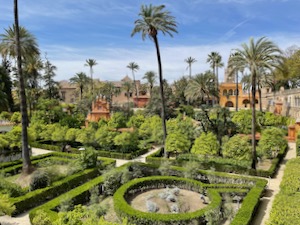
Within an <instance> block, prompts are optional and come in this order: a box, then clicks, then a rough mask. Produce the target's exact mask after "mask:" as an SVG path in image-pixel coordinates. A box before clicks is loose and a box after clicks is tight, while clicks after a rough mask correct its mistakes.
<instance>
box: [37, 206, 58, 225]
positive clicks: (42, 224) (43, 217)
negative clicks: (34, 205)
mask: <svg viewBox="0 0 300 225" xmlns="http://www.w3.org/2000/svg"><path fill="white" fill-rule="evenodd" d="M52 224H53V223H52V221H51V219H50V218H49V217H48V215H47V213H46V212H45V211H44V210H38V211H37V216H36V217H34V219H33V220H32V225H52Z"/></svg>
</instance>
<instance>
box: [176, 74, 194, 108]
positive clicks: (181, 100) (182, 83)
mask: <svg viewBox="0 0 300 225" xmlns="http://www.w3.org/2000/svg"><path fill="white" fill-rule="evenodd" d="M190 79H191V78H190ZM188 81H189V80H188V79H187V78H186V77H181V78H180V79H179V80H176V81H174V83H173V87H174V98H175V100H176V106H180V105H186V104H187V100H186V96H185V89H186V87H187V85H188Z"/></svg>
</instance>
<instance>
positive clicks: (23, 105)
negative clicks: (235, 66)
mask: <svg viewBox="0 0 300 225" xmlns="http://www.w3.org/2000/svg"><path fill="white" fill-rule="evenodd" d="M14 19H15V26H14V29H15V45H14V46H15V49H11V50H14V51H13V52H12V55H11V53H10V52H9V51H8V52H7V53H9V54H10V56H12V57H14V56H16V57H17V71H18V77H19V85H20V98H21V101H20V109H21V115H22V119H21V121H22V135H21V140H22V158H23V167H22V171H23V173H24V174H29V173H31V172H32V171H33V166H32V164H31V160H30V155H29V146H28V133H27V126H28V115H27V102H26V94H25V84H24V77H23V73H22V50H21V42H20V33H19V31H20V30H19V14H18V0H14ZM23 53H24V52H23ZM14 54H16V55H14Z"/></svg>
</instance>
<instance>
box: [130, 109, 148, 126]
mask: <svg viewBox="0 0 300 225" xmlns="http://www.w3.org/2000/svg"><path fill="white" fill-rule="evenodd" d="M145 120H146V118H145V116H144V115H143V114H141V113H139V114H134V115H133V116H131V117H130V118H129V121H128V122H127V124H126V125H127V127H134V128H139V127H140V126H141V125H142V124H143V123H144V122H145Z"/></svg>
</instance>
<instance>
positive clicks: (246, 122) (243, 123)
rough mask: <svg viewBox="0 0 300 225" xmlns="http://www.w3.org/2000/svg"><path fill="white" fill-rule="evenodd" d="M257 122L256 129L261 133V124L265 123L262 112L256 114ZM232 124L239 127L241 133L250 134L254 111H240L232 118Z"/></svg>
mask: <svg viewBox="0 0 300 225" xmlns="http://www.w3.org/2000/svg"><path fill="white" fill-rule="evenodd" d="M256 116H257V121H256V129H255V130H257V131H259V130H260V129H261V122H263V114H262V113H261V112H256ZM232 122H234V123H235V124H236V125H237V129H238V132H239V133H242V134H250V133H251V130H252V111H251V110H240V111H238V112H235V113H234V114H233V117H232Z"/></svg>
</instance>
